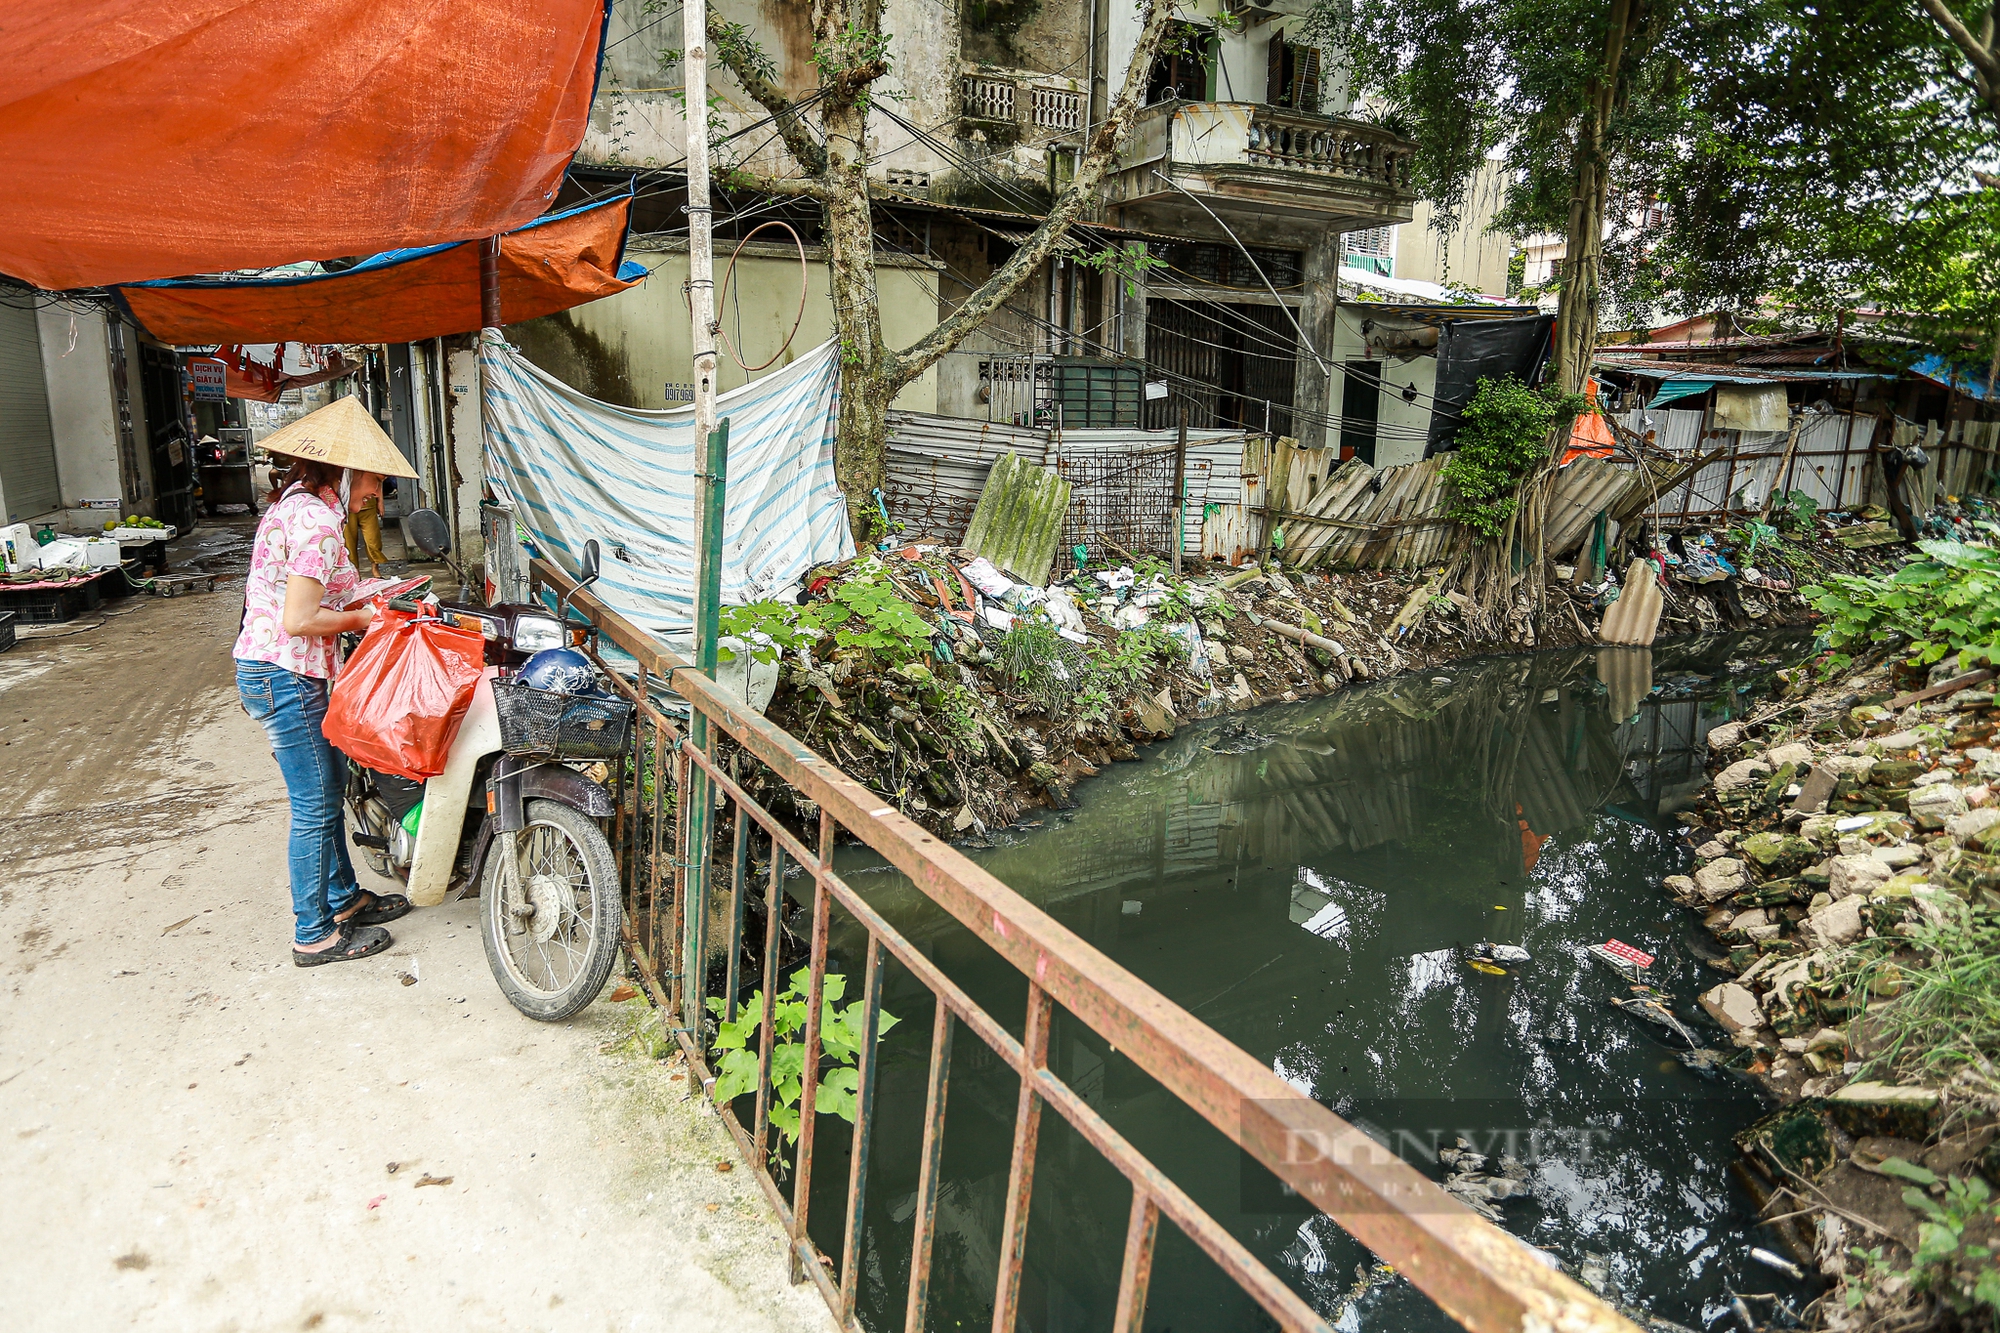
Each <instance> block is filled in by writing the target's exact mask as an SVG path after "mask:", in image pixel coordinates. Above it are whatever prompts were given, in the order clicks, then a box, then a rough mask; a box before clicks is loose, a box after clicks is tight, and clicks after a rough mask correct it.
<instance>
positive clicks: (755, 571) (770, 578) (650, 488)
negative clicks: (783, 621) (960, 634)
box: [479, 331, 854, 636]
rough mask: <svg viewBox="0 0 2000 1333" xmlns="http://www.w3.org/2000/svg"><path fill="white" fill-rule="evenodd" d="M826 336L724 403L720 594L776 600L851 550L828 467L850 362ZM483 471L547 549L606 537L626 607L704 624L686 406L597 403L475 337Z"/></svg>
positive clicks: (605, 584) (613, 588) (609, 598)
mask: <svg viewBox="0 0 2000 1333" xmlns="http://www.w3.org/2000/svg"><path fill="white" fill-rule="evenodd" d="M835 351H836V344H835V343H833V342H831V341H829V342H826V343H823V344H821V345H820V346H819V347H817V348H815V349H814V350H812V351H811V352H808V353H807V354H806V355H804V356H803V357H801V358H799V359H798V360H797V361H795V362H793V363H792V364H791V365H789V366H787V367H785V368H784V369H783V370H780V371H778V372H776V373H775V374H771V375H767V376H765V377H764V378H763V379H760V380H754V381H752V382H751V383H749V384H746V385H744V386H743V387H742V388H740V389H732V390H731V391H730V392H728V393H725V394H723V395H722V396H721V397H720V398H719V399H718V400H717V416H718V417H726V418H728V420H729V466H728V485H727V490H726V494H725V507H724V513H723V550H722V600H723V603H724V604H725V605H741V604H744V603H748V602H754V601H758V600H760V599H762V598H765V597H769V596H771V595H772V594H773V593H775V592H777V591H779V590H780V589H782V588H784V587H785V586H786V585H787V584H790V583H794V582H796V581H797V580H798V579H799V578H800V577H802V576H803V575H804V574H805V572H806V571H807V570H809V569H811V568H812V567H813V566H814V565H817V564H822V563H825V562H828V561H833V560H844V559H846V558H847V557H848V556H851V555H853V554H854V543H853V539H852V538H851V537H850V535H849V534H848V530H847V509H846V505H845V504H844V502H843V501H842V499H841V494H840V487H839V484H838V483H837V482H836V481H835V479H834V472H833V437H834V419H835V410H836V405H837V403H838V398H839V386H840V366H839V362H838V361H837V360H836V359H835ZM479 370H480V385H481V393H482V395H483V402H484V407H485V414H486V474H487V476H488V478H489V479H490V480H491V481H492V482H493V483H494V485H495V486H496V487H497V488H498V489H500V490H501V491H503V492H504V493H505V494H506V495H508V496H509V497H511V498H512V500H513V501H514V512H515V516H516V517H517V518H518V519H519V520H520V522H521V524H522V526H523V527H525V528H526V529H527V530H528V532H529V534H530V535H531V536H532V537H533V538H534V541H535V545H536V546H537V547H538V548H540V550H541V551H542V552H543V553H544V554H548V555H553V556H555V557H556V558H557V559H558V560H559V561H560V562H561V563H562V564H564V565H565V566H567V567H568V568H570V569H575V568H576V567H577V564H578V560H579V558H580V556H581V555H582V552H583V544H584V542H585V541H587V540H589V539H590V538H593V537H594V538H596V539H597V543H598V546H599V548H600V549H601V551H602V553H603V569H604V575H603V578H602V580H601V581H600V582H599V583H598V585H597V588H596V590H595V591H596V593H597V595H598V596H600V597H602V598H603V600H604V601H605V602H606V603H607V604H608V605H610V606H611V608H612V609H613V610H615V611H617V612H618V613H619V614H621V615H623V616H625V617H626V618H627V619H628V620H630V621H632V623H634V624H636V625H641V626H644V627H645V628H646V629H649V630H651V631H653V632H654V633H656V634H661V635H674V636H684V635H685V634H686V633H687V632H688V631H689V630H690V629H691V628H692V625H693V622H694V579H695V557H696V550H695V540H696V534H695V461H696V455H695V438H694V436H695V432H694V409H693V408H692V407H682V408H667V409H665V410H663V411H643V410H639V409H636V408H627V407H614V406H612V405H611V404H609V403H600V402H598V401H597V400H596V399H594V398H587V397H585V396H584V395H583V394H581V393H578V392H577V391H576V390H574V389H572V388H570V387H569V386H568V385H566V384H564V383H562V382H561V381H560V380H557V379H556V378H554V377H553V376H551V375H549V374H548V373H547V372H546V371H543V370H542V369H541V368H539V367H537V366H535V365H533V364H531V363H530V362H529V361H528V360H527V359H526V358H524V357H523V356H522V355H521V354H520V352H519V351H518V350H516V349H515V348H513V347H511V346H509V345H508V344H507V343H506V342H505V341H504V340H503V339H502V338H501V337H500V336H499V335H498V334H496V333H493V332H490V331H489V332H487V333H484V334H482V335H481V337H480V344H479Z"/></svg>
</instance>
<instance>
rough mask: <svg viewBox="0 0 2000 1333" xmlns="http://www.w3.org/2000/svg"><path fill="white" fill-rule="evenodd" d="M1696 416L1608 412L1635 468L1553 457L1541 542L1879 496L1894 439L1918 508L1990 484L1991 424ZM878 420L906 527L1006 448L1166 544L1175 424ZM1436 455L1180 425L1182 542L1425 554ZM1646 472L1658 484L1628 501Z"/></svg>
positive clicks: (950, 527) (1355, 559) (1434, 537)
mask: <svg viewBox="0 0 2000 1333" xmlns="http://www.w3.org/2000/svg"><path fill="white" fill-rule="evenodd" d="M1706 422H1707V416H1706V414H1705V413H1703V412H1698V411H1696V412H1673V411H1655V412H1653V413H1651V414H1647V413H1643V412H1636V411H1635V412H1631V413H1627V414H1626V415H1625V416H1624V417H1623V418H1621V424H1623V425H1624V426H1625V427H1626V428H1627V429H1628V430H1631V431H1632V432H1633V433H1634V435H1635V436H1636V435H1637V434H1639V433H1640V432H1642V431H1647V430H1650V431H1651V432H1652V434H1653V438H1652V441H1651V443H1650V447H1649V448H1648V449H1647V450H1646V451H1645V456H1646V459H1647V466H1645V467H1639V466H1637V465H1635V464H1634V463H1633V462H1632V461H1631V460H1630V459H1629V458H1613V459H1593V458H1585V459H1579V460H1577V461H1576V462H1574V463H1571V464H1570V465H1569V466H1567V467H1565V468H1563V469H1562V470H1561V471H1560V472H1558V473H1557V474H1556V479H1555V483H1554V489H1553V490H1552V491H1551V493H1550V495H1549V498H1548V503H1547V507H1546V511H1545V512H1546V520H1545V522H1546V530H1547V541H1548V549H1549V550H1550V551H1551V552H1552V553H1555V554H1563V553H1566V552H1568V551H1570V550H1572V549H1574V548H1575V547H1576V545H1577V544H1578V543H1579V542H1581V541H1582V540H1583V538H1584V536H1585V534H1586V533H1587V532H1588V531H1589V529H1590V526H1591V524H1592V523H1593V522H1594V521H1595V520H1596V517H1597V515H1598V514H1600V513H1606V512H1609V513H1612V514H1614V515H1616V514H1618V513H1619V512H1620V511H1621V510H1623V511H1625V517H1627V518H1635V517H1640V516H1644V517H1646V518H1648V519H1650V520H1651V521H1652V522H1654V523H1656V524H1658V525H1660V526H1664V527H1677V526H1680V525H1682V524H1686V523H1717V522H1728V521H1736V520H1739V519H1741V518H1742V517H1744V516H1745V515H1748V514H1755V513H1757V512H1758V511H1759V510H1760V509H1761V508H1762V507H1763V504H1764V500H1765V497H1766V496H1767V495H1769V494H1770V493H1771V491H1772V489H1773V488H1774V487H1775V488H1776V489H1777V490H1778V491H1779V492H1781V493H1782V492H1786V491H1799V492H1803V493H1804V494H1806V495H1809V496H1811V497H1812V498H1813V499H1814V500H1815V501H1816V502H1817V503H1818V505H1819V507H1820V508H1821V509H1857V508H1860V507H1862V506H1865V505H1869V504H1884V505H1885V504H1886V494H1887V482H1886V477H1885V473H1884V470H1883V466H1882V462H1881V454H1880V446H1886V445H1888V444H1892V443H1893V444H1896V445H1909V444H1913V443H1922V444H1923V445H1924V447H1925V449H1926V451H1927V452H1928V454H1929V456H1930V460H1931V461H1930V463H1929V465H1928V466H1926V467H1925V468H1923V469H1922V470H1920V471H1918V472H1916V473H1914V474H1911V477H1910V479H1909V480H1907V481H1906V482H1905V485H1906V488H1907V489H1906V493H1907V494H1909V495H1910V496H1911V502H1912V508H1913V510H1914V511H1915V512H1916V513H1917V514H1918V515H1919V516H1921V515H1923V514H1926V513H1928V512H1929V511H1930V509H1931V507H1932V506H1933V505H1934V504H1935V503H1936V502H1937V500H1938V498H1940V497H1942V496H1946V495H1963V494H1989V493H1991V492H1992V490H1993V485H1992V480H1993V473H1994V471H1995V469H1996V466H2000V422H1994V421H1987V422H1966V421H1958V422H1952V423H1950V425H1949V426H1948V427H1946V428H1944V429H1940V428H1939V427H1938V426H1937V425H1936V424H1935V423H1930V424H1927V425H1923V426H1919V425H1918V424H1916V423H1914V422H1907V421H1901V420H1898V421H1896V422H1895V423H1894V424H1893V426H1892V427H1890V428H1888V429H1887V430H1879V429H1878V424H1879V419H1878V418H1875V417H1870V416H1853V415H1848V414H1844V413H1824V414H1821V413H1807V414H1806V415H1805V416H1804V418H1803V419H1802V420H1801V421H1800V423H1799V426H1798V430H1797V438H1796V440H1794V439H1793V432H1791V431H1789V430H1786V431H1734V430H1712V429H1707V428H1706ZM890 430H891V434H890V441H889V480H890V483H891V485H890V491H891V494H890V496H889V500H888V505H889V512H890V515H891V517H893V518H896V519H898V520H900V521H902V522H903V523H904V524H905V525H906V527H907V529H908V530H909V531H910V532H911V533H912V534H913V535H924V536H929V537H933V538H937V539H940V540H945V541H956V540H958V538H959V536H960V535H961V534H963V533H964V531H965V525H966V523H967V522H968V521H969V520H970V519H971V517H972V510H973V506H974V504H975V503H976V502H977V501H978V499H979V491H980V488H981V487H982V486H984V485H985V483H986V473H987V471H988V469H989V468H991V467H992V465H993V460H994V459H995V458H997V457H999V455H1000V454H1001V453H1003V452H1006V451H1008V450H1012V451H1014V452H1015V453H1018V454H1020V455H1022V456H1023V457H1024V458H1028V459H1030V460H1032V461H1034V462H1037V463H1040V464H1041V465H1043V466H1046V467H1054V468H1056V469H1058V470H1059V471H1061V472H1063V474H1064V475H1065V476H1067V477H1068V478H1069V479H1070V482H1071V485H1072V486H1073V487H1074V490H1073V492H1072V495H1073V499H1072V501H1071V507H1070V515H1069V522H1068V526H1067V528H1066V529H1065V534H1064V543H1065V545H1069V544H1073V543H1075V542H1080V541H1081V542H1093V543H1094V542H1096V541H1098V540H1099V538H1100V535H1101V536H1105V537H1109V538H1110V539H1111V540H1112V541H1115V542H1117V543H1118V544H1119V545H1121V546H1124V547H1126V548H1127V549H1129V550H1133V551H1146V552H1151V553H1154V554H1167V553H1169V552H1170V551H1171V549H1172V547H1171V542H1172V536H1173V522H1172V512H1173V474H1174V466H1175V454H1176V446H1175V437H1174V433H1173V432H1171V431H1141V430H1096V431H1068V432H1056V431H1049V430H1036V429H1031V428H1026V427H1020V426H1007V425H999V424H992V423H987V422H980V421H966V420H961V419H958V418H955V417H938V416H929V415H925V414H920V413H902V412H898V413H891V414H890ZM1702 459H1708V461H1707V462H1706V463H1704V464H1703V465H1702V466H1700V467H1698V468H1695V469H1694V470H1693V471H1691V472H1690V471H1689V470H1688V469H1689V465H1691V464H1694V463H1696V462H1698V461H1700V460H1702ZM1443 465H1444V459H1443V458H1431V459H1426V460H1424V461H1422V462H1418V463H1406V464H1402V465H1400V466H1396V467H1386V468H1374V467H1370V466H1369V465H1368V464H1366V463H1363V462H1361V461H1360V460H1358V459H1350V460H1348V461H1347V462H1345V463H1342V462H1339V461H1338V451H1337V450H1335V449H1302V448H1299V447H1298V446H1296V445H1295V444H1293V443H1292V442H1291V441H1290V440H1287V439H1278V440H1273V439H1271V438H1270V437H1268V436H1262V435H1250V436H1245V435H1242V434H1237V433H1231V432H1227V431H1216V430H1206V431H1189V432H1188V448H1187V459H1186V487H1187V497H1188V503H1187V508H1186V511H1185V513H1186V520H1185V528H1184V530H1183V533H1182V539H1183V541H1184V542H1185V546H1184V548H1183V549H1185V550H1187V551H1190V552H1194V551H1199V552H1200V553H1201V554H1202V555H1203V556H1205V557H1207V558H1208V559H1211V560H1223V561H1227V562H1229V563H1231V564H1239V563H1241V562H1242V561H1243V560H1245V559H1248V558H1253V557H1255V556H1256V555H1257V554H1258V553H1259V552H1261V550H1262V549H1263V547H1264V545H1265V544H1266V543H1267V542H1268V541H1270V540H1271V536H1272V530H1273V529H1274V528H1279V529H1282V534H1283V535H1282V538H1281V540H1282V541H1283V545H1284V551H1285V559H1286V563H1287V564H1289V565H1291V566H1293V567H1294V568H1304V569H1313V568H1384V569H1416V568H1421V567H1423V566H1425V565H1428V564H1432V563H1435V562H1436V561H1438V560H1440V559H1442V558H1443V557H1444V555H1445V553H1446V551H1447V550H1448V548H1449V547H1450V544H1451V542H1452V538H1453V525H1452V524H1451V523H1450V522H1449V520H1447V519H1445V518H1444V517H1443V513H1444V509H1445V504H1446V500H1447V495H1446V488H1445V486H1444V484H1443V482H1442V481H1441V479H1440V477H1439V473H1440V471H1441V470H1442V468H1443ZM1663 482H1664V483H1666V484H1664V485H1662V483H1663ZM1648 486H1652V487H1653V488H1655V493H1654V494H1653V496H1651V497H1650V498H1649V499H1645V500H1644V501H1643V502H1641V496H1640V492H1642V491H1644V490H1645V489H1646V488H1647V487H1648Z"/></svg>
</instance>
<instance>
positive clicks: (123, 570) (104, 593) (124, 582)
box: [97, 565, 132, 602]
mask: <svg viewBox="0 0 2000 1333" xmlns="http://www.w3.org/2000/svg"><path fill="white" fill-rule="evenodd" d="M129 572H132V571H131V570H129V569H128V567H127V565H113V566H112V567H111V568H110V570H108V571H107V572H106V573H105V574H104V576H103V577H102V578H100V579H98V580H97V595H98V596H99V597H101V598H103V599H104V600H105V601H107V602H115V601H118V600H120V599H122V598H126V597H130V596H131V595H132V580H131V579H129V578H127V577H126V575H127V573H129Z"/></svg>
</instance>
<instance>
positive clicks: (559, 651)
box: [520, 648, 597, 694]
mask: <svg viewBox="0 0 2000 1333" xmlns="http://www.w3.org/2000/svg"><path fill="white" fill-rule="evenodd" d="M520 680H521V683H522V684H523V685H528V686H531V687H533V688H534V689H538V690H555V691H557V692H559V693H562V694H589V693H591V692H592V691H593V690H595V689H596V688H597V668H595V667H593V666H592V665H591V664H590V659H589V658H588V657H585V656H584V655H583V654H582V653H580V652H578V651H577V650H576V649H574V648H544V649H542V651H540V652H539V653H536V654H535V655H534V656H533V657H531V658H529V659H528V662H527V665H525V666H523V667H522V668H521V676H520Z"/></svg>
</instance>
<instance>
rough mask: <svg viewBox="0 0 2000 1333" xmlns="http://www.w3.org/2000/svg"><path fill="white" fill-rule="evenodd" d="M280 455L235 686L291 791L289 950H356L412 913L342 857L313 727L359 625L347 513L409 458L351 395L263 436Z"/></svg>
mask: <svg viewBox="0 0 2000 1333" xmlns="http://www.w3.org/2000/svg"><path fill="white" fill-rule="evenodd" d="M264 445H265V447H266V448H267V449H269V450H270V451H271V452H272V453H273V454H281V455H284V456H286V457H288V458H290V460H291V465H290V467H289V468H288V469H287V470H286V472H285V474H284V477H283V479H282V480H281V481H280V482H279V483H278V485H277V486H276V487H275V488H274V499H273V502H272V504H271V507H270V508H269V509H267V510H266V511H265V512H264V517H263V519H262V521H261V522H259V523H258V524H257V539H256V541H255V543H254V544H253V546H252V548H251V553H250V576H249V579H248V581H247V582H246V584H245V586H244V590H243V630H242V633H241V634H239V635H238V636H237V639H236V647H235V649H234V651H233V656H234V657H235V658H236V690H237V693H238V694H239V695H240V696H241V697H242V700H243V707H244V710H245V711H246V712H248V713H249V714H250V716H251V717H253V718H256V719H257V721H258V722H260V723H262V724H263V727H264V732H265V734H266V735H268V736H269V737H270V740H271V753H272V755H273V756H275V757H276V759H277V761H278V770H279V772H281V773H283V774H284V776H285V790H286V791H287V792H288V793H290V795H291V801H292V833H291V880H292V913H293V915H294V917H296V922H295V927H294V932H293V944H292V961H293V962H294V963H296V964H297V965H298V966H300V967H317V966H319V965H320V964H322V963H335V962H344V961H346V960H348V959H351V958H366V957H367V956H368V955H369V954H373V953H380V952H381V951H382V950H384V949H386V948H388V947H389V945H390V943H391V940H390V937H389V932H388V931H386V930H384V929H382V923H383V922H385V921H393V920H395V919H396V918H397V917H399V916H402V915H403V914H404V913H406V912H408V911H409V910H410V902H409V899H407V898H405V897H403V896H402V895H401V894H375V893H371V892H369V891H367V890H365V889H363V888H362V887H361V885H360V883H359V881H357V880H356V879H355V877H354V866H353V864H352V863H351V862H350V861H349V860H348V857H347V829H346V824H345V820H344V819H343V818H342V816H341V809H340V801H341V793H342V790H343V788H344V787H345V785H346V781H345V780H346V772H347V762H346V760H345V758H344V757H343V756H342V755H341V754H340V753H339V752H338V751H337V750H335V749H334V748H333V746H332V745H331V744H330V743H329V742H328V741H327V739H326V737H325V736H324V735H323V734H321V731H320V723H321V722H322V721H323V720H324V719H325V717H326V703H327V695H328V692H329V691H330V690H331V689H332V686H333V676H334V672H335V670H336V669H337V668H338V665H339V649H338V640H339V636H340V635H342V634H345V633H351V632H355V631H359V630H362V629H365V628H367V625H368V622H369V620H370V619H371V618H372V617H373V615H374V609H373V608H372V607H371V606H368V605H366V604H363V605H361V606H359V607H357V608H355V609H354V610H347V609H345V607H346V603H347V600H348V598H349V595H350V594H351V593H352V592H353V591H354V588H355V585H356V584H357V583H359V582H360V575H359V574H358V573H357V572H356V570H355V568H354V562H353V561H352V560H351V559H349V558H348V554H347V541H346V531H345V529H346V521H347V515H348V514H349V513H351V512H353V511H354V510H357V509H360V508H361V507H362V506H363V505H365V504H367V503H368V502H369V501H370V500H371V499H374V498H376V497H378V496H380V495H381V494H382V478H383V477H385V476H393V477H414V476H416V475H417V474H416V472H415V470H414V469H412V468H411V467H410V465H409V463H408V462H406V461H405V460H404V458H403V455H402V454H401V453H400V452H399V451H398V450H397V448H396V446H395V445H394V444H393V443H391V442H390V440H389V437H388V436H387V435H385V434H383V433H382V428H381V427H380V426H378V425H377V424H376V423H375V418H374V417H372V416H370V415H369V413H368V409H367V408H365V407H363V406H362V405H361V402H360V400H359V399H355V398H337V399H335V400H334V401H333V402H332V403H330V404H328V405H327V406H325V407H322V408H320V409H319V410H318V411H316V412H313V413H311V414H310V415H308V416H305V417H303V418H301V419H300V420H298V421H295V422H293V423H292V424H291V425H289V426H286V427H284V428H283V429H282V430H279V431H277V432H275V433H273V434H272V435H271V436H270V437H269V438H268V439H266V440H265V441H264Z"/></svg>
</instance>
